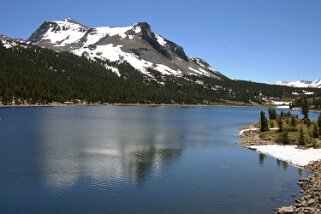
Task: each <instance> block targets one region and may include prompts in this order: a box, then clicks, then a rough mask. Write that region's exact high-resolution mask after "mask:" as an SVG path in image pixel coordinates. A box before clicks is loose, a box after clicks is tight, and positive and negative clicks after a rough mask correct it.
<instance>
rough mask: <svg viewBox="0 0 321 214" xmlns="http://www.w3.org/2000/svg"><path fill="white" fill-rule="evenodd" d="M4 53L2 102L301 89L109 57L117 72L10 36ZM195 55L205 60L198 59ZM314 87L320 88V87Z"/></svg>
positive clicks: (209, 99) (235, 99) (256, 96)
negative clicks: (171, 71)
mask: <svg viewBox="0 0 321 214" xmlns="http://www.w3.org/2000/svg"><path fill="white" fill-rule="evenodd" d="M0 56H1V60H0V104H1V103H2V104H9V105H10V104H18V103H20V104H28V103H29V104H30V103H31V104H32V103H33V104H35V103H38V104H39V103H44V104H45V103H51V102H60V103H63V102H68V103H70V102H84V103H146V104H150V103H155V104H157V103H180V104H199V103H202V104H215V103H220V104H222V103H226V104H241V103H246V104H253V103H263V102H265V101H268V100H269V99H282V98H283V97H285V98H290V97H292V98H295V97H297V96H295V95H293V91H295V92H300V91H302V90H301V89H293V88H290V87H285V86H276V85H268V84H262V83H254V82H248V81H236V80H230V79H228V78H226V79H224V80H223V79H217V78H213V77H208V76H201V75H199V76H197V75H183V76H175V75H162V74H161V73H160V72H158V71H156V70H153V69H148V72H149V73H150V74H151V75H153V76H154V77H153V78H150V77H149V76H147V75H145V74H143V73H142V72H140V71H138V70H136V69H135V68H133V67H132V66H131V65H130V64H129V63H127V62H126V61H124V62H117V63H116V62H109V61H108V60H106V61H105V62H106V63H108V64H109V65H110V66H115V67H117V69H118V71H119V75H118V74H116V73H115V72H113V71H112V70H111V69H110V68H106V66H105V64H104V63H102V62H101V61H100V60H99V59H96V60H90V59H88V58H86V57H83V56H81V57H79V56H77V55H74V54H72V53H69V52H56V51H54V50H51V49H46V48H40V47H38V46H34V45H32V44H28V43H26V42H20V41H14V40H10V39H9V40H2V41H0ZM193 60H195V63H200V64H201V63H204V62H201V60H200V59H198V58H193ZM204 66H206V64H204ZM310 90H311V91H315V92H316V93H319V92H320V89H310ZM310 90H309V91H310Z"/></svg>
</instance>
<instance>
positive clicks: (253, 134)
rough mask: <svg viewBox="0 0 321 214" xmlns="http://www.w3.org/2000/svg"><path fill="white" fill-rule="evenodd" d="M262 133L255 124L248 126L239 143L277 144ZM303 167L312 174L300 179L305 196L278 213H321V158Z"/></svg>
mask: <svg viewBox="0 0 321 214" xmlns="http://www.w3.org/2000/svg"><path fill="white" fill-rule="evenodd" d="M259 135H260V133H259V130H258V129H257V128H255V127H254V126H250V127H247V128H246V129H244V130H242V131H241V132H240V135H239V138H240V141H239V142H238V143H237V144H238V145H240V146H242V147H246V148H249V147H251V146H259V145H275V144H276V143H275V142H274V140H273V139H269V140H262V139H260V136H259ZM303 168H304V169H305V170H307V171H309V172H310V173H311V174H310V175H309V177H307V178H305V179H301V180H299V181H298V185H299V186H300V188H301V192H302V194H303V196H302V197H301V198H300V199H297V200H296V201H295V204H293V205H291V206H288V207H282V208H279V209H278V211H277V212H278V213H280V214H282V213H284V214H285V213H287V214H288V213H298V214H307V213H313V214H321V160H318V161H314V162H312V163H310V164H308V165H306V166H303Z"/></svg>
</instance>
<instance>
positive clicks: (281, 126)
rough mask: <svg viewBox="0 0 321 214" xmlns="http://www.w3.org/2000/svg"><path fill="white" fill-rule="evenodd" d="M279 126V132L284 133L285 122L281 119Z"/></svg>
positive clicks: (279, 119)
mask: <svg viewBox="0 0 321 214" xmlns="http://www.w3.org/2000/svg"><path fill="white" fill-rule="evenodd" d="M278 126H279V132H282V131H283V121H282V118H281V117H279V118H278Z"/></svg>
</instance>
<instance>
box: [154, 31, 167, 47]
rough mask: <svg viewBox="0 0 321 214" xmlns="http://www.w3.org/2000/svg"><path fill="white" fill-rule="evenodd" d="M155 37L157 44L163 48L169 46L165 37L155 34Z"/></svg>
mask: <svg viewBox="0 0 321 214" xmlns="http://www.w3.org/2000/svg"><path fill="white" fill-rule="evenodd" d="M155 37H156V39H157V42H158V43H159V44H160V45H161V46H165V45H166V44H167V42H166V41H165V39H164V38H163V37H161V36H160V35H157V34H155Z"/></svg>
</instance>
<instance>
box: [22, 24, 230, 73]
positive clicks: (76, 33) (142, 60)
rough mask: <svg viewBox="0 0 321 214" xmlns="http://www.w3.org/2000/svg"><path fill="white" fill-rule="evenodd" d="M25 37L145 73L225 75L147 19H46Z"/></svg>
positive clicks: (59, 49)
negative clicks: (124, 23)
mask: <svg viewBox="0 0 321 214" xmlns="http://www.w3.org/2000/svg"><path fill="white" fill-rule="evenodd" d="M28 41H29V42H30V43H31V44H34V45H37V46H40V47H44V48H50V49H53V50H55V51H68V52H72V53H74V54H76V55H79V56H81V55H83V56H85V57H87V58H90V59H92V60H97V59H99V60H101V61H105V60H108V61H110V62H128V63H129V64H131V65H132V66H133V67H134V68H136V69H137V70H139V71H141V72H142V73H143V74H146V75H147V76H149V77H152V76H153V74H152V73H151V72H149V70H150V69H153V70H156V71H158V72H160V74H161V75H174V76H183V75H196V76H208V77H212V78H216V79H225V78H227V77H225V76H224V75H222V74H221V73H220V72H218V71H216V70H214V69H213V68H212V67H211V66H210V65H209V64H208V63H207V62H206V61H205V60H203V59H200V58H197V57H189V56H187V55H186V53H185V51H184V48H183V47H181V46H179V45H177V44H176V43H174V42H172V41H170V40H168V39H166V38H164V37H162V36H160V35H158V34H156V33H154V32H153V31H152V28H151V26H150V25H149V24H148V23H147V22H138V23H136V24H134V25H132V26H129V27H89V26H86V25H83V24H81V23H79V22H77V21H75V20H73V19H65V20H63V21H46V22H44V23H43V24H42V25H41V26H40V27H39V28H38V29H37V30H36V31H35V32H34V33H33V34H32V35H31V36H30V38H29V39H28Z"/></svg>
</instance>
